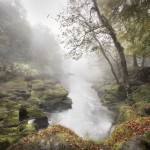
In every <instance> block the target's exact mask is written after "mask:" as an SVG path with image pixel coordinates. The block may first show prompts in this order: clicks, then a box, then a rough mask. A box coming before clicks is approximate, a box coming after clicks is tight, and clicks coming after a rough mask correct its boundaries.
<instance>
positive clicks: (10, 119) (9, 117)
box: [0, 111, 20, 128]
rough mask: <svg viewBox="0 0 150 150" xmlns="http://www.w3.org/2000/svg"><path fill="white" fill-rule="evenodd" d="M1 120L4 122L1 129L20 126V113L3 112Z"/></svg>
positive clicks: (0, 124)
mask: <svg viewBox="0 0 150 150" xmlns="http://www.w3.org/2000/svg"><path fill="white" fill-rule="evenodd" d="M2 116H3V118H2ZM0 118H1V120H2V121H1V123H0V126H1V127H5V128H6V127H16V126H18V125H19V124H20V122H19V111H10V112H2V113H1V117H0Z"/></svg>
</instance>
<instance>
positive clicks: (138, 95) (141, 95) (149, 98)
mask: <svg viewBox="0 0 150 150" xmlns="http://www.w3.org/2000/svg"><path fill="white" fill-rule="evenodd" d="M149 91H150V85H143V86H141V87H140V91H135V92H133V94H132V99H133V100H134V101H135V102H139V101H143V103H150V94H149Z"/></svg>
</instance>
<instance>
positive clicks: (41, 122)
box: [34, 117, 49, 130]
mask: <svg viewBox="0 0 150 150" xmlns="http://www.w3.org/2000/svg"><path fill="white" fill-rule="evenodd" d="M34 123H35V124H36V125H37V128H38V130H39V129H44V128H47V127H48V125H49V123H48V118H47V117H43V118H38V119H35V121H34Z"/></svg>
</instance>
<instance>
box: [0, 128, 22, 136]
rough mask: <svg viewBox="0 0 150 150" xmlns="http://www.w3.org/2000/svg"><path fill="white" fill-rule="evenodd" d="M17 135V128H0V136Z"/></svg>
mask: <svg viewBox="0 0 150 150" xmlns="http://www.w3.org/2000/svg"><path fill="white" fill-rule="evenodd" d="M18 133H19V129H18V127H10V128H4V127H3V128H2V127H0V135H7V136H8V135H14V134H18Z"/></svg>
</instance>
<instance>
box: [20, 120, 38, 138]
mask: <svg viewBox="0 0 150 150" xmlns="http://www.w3.org/2000/svg"><path fill="white" fill-rule="evenodd" d="M23 128H24V129H23V130H22V131H21V135H22V136H26V135H30V134H34V133H37V125H36V124H34V123H32V124H26V125H25V126H24V127H23Z"/></svg>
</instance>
